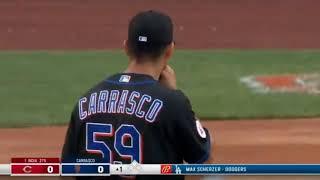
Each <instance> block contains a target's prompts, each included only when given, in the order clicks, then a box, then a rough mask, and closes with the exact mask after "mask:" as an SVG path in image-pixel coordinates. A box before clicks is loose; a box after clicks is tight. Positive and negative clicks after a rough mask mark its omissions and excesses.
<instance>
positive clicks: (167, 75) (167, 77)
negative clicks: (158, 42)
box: [159, 65, 177, 90]
mask: <svg viewBox="0 0 320 180" xmlns="http://www.w3.org/2000/svg"><path fill="white" fill-rule="evenodd" d="M159 82H160V84H162V85H164V86H165V87H167V88H169V89H172V90H176V89H177V80H176V73H175V72H174V70H173V69H172V68H171V67H170V66H169V65H166V67H165V68H164V69H163V71H162V72H161V74H160V78H159Z"/></svg>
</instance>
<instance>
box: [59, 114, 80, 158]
mask: <svg viewBox="0 0 320 180" xmlns="http://www.w3.org/2000/svg"><path fill="white" fill-rule="evenodd" d="M77 122H78V121H77V119H76V115H75V111H73V112H72V115H71V119H70V122H69V126H68V130H67V133H66V137H65V141H64V145H63V149H62V155H61V159H62V162H64V161H67V160H68V159H73V158H75V157H77V149H78V131H79V125H78V123H77Z"/></svg>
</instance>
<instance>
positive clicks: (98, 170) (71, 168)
mask: <svg viewBox="0 0 320 180" xmlns="http://www.w3.org/2000/svg"><path fill="white" fill-rule="evenodd" d="M61 175H62V176H71V175H72V176H109V175H110V165H109V164H97V163H94V164H79V163H65V164H63V163H62V164H61Z"/></svg>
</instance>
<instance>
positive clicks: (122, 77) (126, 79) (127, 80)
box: [119, 75, 131, 83]
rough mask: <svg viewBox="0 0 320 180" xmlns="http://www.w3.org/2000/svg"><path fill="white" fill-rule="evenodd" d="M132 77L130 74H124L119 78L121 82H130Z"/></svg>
mask: <svg viewBox="0 0 320 180" xmlns="http://www.w3.org/2000/svg"><path fill="white" fill-rule="evenodd" d="M130 79H131V76H128V75H122V76H121V77H120V79H119V82H124V83H127V82H129V81H130Z"/></svg>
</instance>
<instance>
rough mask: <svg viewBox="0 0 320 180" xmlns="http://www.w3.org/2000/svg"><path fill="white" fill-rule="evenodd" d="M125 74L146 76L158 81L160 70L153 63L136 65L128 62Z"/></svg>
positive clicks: (133, 62)
mask: <svg viewBox="0 0 320 180" xmlns="http://www.w3.org/2000/svg"><path fill="white" fill-rule="evenodd" d="M124 72H125V73H135V74H146V75H149V76H152V77H153V78H154V79H155V80H158V79H159V77H160V74H161V68H160V67H159V66H158V65H155V64H154V63H136V62H135V61H130V63H129V65H128V67H127V69H126V70H125V71H124Z"/></svg>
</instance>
